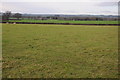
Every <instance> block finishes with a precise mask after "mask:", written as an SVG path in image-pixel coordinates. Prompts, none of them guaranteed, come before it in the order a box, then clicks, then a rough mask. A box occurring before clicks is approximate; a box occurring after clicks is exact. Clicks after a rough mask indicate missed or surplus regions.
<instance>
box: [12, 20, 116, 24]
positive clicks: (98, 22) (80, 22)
mask: <svg viewBox="0 0 120 80" xmlns="http://www.w3.org/2000/svg"><path fill="white" fill-rule="evenodd" d="M10 22H36V23H73V24H118V21H65V20H10Z"/></svg>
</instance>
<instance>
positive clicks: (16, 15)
mask: <svg viewBox="0 0 120 80" xmlns="http://www.w3.org/2000/svg"><path fill="white" fill-rule="evenodd" d="M21 19H22V20H23V19H32V20H48V19H54V20H72V21H93V20H94V21H103V20H114V21H116V20H118V18H117V17H115V18H113V17H96V16H91V17H85V16H84V17H82V16H77V17H76V16H72V17H65V16H64V17H63V16H61V15H53V16H40V15H38V16H29V15H27V16H24V15H22V14H20V13H11V11H6V12H5V13H2V21H3V22H9V20H21Z"/></svg>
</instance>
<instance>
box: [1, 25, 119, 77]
mask: <svg viewBox="0 0 120 80" xmlns="http://www.w3.org/2000/svg"><path fill="white" fill-rule="evenodd" d="M2 28H3V29H2V31H3V33H2V36H3V40H2V48H3V54H2V55H3V66H2V68H3V72H2V74H3V78H117V77H118V27H117V26H89V25H47V24H3V25H2Z"/></svg>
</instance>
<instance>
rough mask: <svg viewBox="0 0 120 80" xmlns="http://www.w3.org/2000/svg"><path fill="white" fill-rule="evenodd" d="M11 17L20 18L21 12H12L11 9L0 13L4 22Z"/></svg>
mask: <svg viewBox="0 0 120 80" xmlns="http://www.w3.org/2000/svg"><path fill="white" fill-rule="evenodd" d="M12 18H13V19H17V20H19V19H20V18H22V14H20V13H14V14H13V13H11V11H6V12H5V13H3V14H2V21H4V22H8V21H9V20H13V19H12Z"/></svg>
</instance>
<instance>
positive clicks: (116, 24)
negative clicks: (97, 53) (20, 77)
mask: <svg viewBox="0 0 120 80" xmlns="http://www.w3.org/2000/svg"><path fill="white" fill-rule="evenodd" d="M2 23H6V22H2ZM9 24H59V25H109V26H120V24H74V23H35V22H9Z"/></svg>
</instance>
